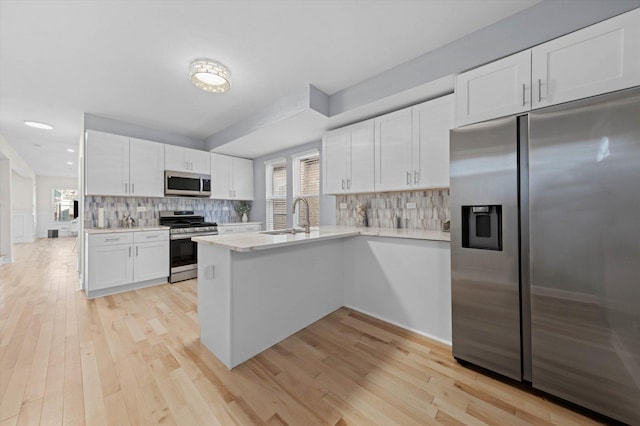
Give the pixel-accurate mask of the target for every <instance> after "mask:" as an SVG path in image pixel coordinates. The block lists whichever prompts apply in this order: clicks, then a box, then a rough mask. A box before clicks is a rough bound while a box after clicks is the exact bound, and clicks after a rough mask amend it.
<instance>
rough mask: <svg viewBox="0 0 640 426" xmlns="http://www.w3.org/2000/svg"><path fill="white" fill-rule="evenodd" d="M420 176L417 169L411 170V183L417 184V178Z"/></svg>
mask: <svg viewBox="0 0 640 426" xmlns="http://www.w3.org/2000/svg"><path fill="white" fill-rule="evenodd" d="M419 178H420V174H419V173H418V171H417V170H414V171H413V183H415V184H416V185H417V184H418V179H419Z"/></svg>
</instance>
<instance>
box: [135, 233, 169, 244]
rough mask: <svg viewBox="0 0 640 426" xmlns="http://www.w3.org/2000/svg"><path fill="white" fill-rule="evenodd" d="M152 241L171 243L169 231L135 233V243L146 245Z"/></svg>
mask: <svg viewBox="0 0 640 426" xmlns="http://www.w3.org/2000/svg"><path fill="white" fill-rule="evenodd" d="M150 241H169V230H164V231H142V232H134V233H133V242H134V243H146V242H150Z"/></svg>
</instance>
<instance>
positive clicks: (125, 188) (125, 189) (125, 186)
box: [124, 183, 127, 194]
mask: <svg viewBox="0 0 640 426" xmlns="http://www.w3.org/2000/svg"><path fill="white" fill-rule="evenodd" d="M124 193H125V194H126V193H127V184H126V183H125V184H124Z"/></svg>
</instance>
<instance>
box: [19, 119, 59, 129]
mask: <svg viewBox="0 0 640 426" xmlns="http://www.w3.org/2000/svg"><path fill="white" fill-rule="evenodd" d="M24 124H26V125H27V126H29V127H35V128H36V129H45V130H51V129H53V126H51V125H49V124H44V123H40V122H38V121H28V120H25V122H24Z"/></svg>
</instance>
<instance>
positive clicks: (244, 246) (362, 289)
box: [193, 226, 451, 368]
mask: <svg viewBox="0 0 640 426" xmlns="http://www.w3.org/2000/svg"><path fill="white" fill-rule="evenodd" d="M193 240H194V241H196V242H198V320H199V322H200V338H201V342H202V343H203V344H204V345H205V346H206V347H207V348H208V349H209V350H210V351H211V352H213V353H214V354H215V355H216V356H217V357H218V359H220V360H221V361H222V362H223V363H224V364H225V365H226V366H227V367H228V368H233V367H235V366H237V365H239V364H241V363H242V362H244V361H246V360H248V359H249V358H251V357H253V356H254V355H256V354H258V353H260V352H262V351H263V350H265V349H267V348H268V347H270V346H272V345H274V344H276V343H277V342H279V341H281V340H283V339H285V338H286V337H288V336H290V335H291V334H293V333H295V332H296V331H298V330H300V329H302V328H304V327H306V326H307V325H309V324H311V323H313V322H315V321H317V320H319V319H320V318H322V317H324V316H325V315H327V314H329V313H331V312H333V311H335V310H336V309H338V308H340V307H342V306H347V307H350V308H353V309H356V310H358V311H361V312H364V313H367V314H370V315H373V316H376V317H378V318H380V319H383V320H386V321H388V322H391V323H394V324H397V325H400V326H402V327H404V328H407V329H409V330H412V331H415V332H417V333H420V334H423V335H426V336H428V337H431V338H434V339H437V340H440V341H443V342H447V343H449V342H450V340H451V330H450V322H451V313H450V284H449V282H450V275H449V269H450V263H449V262H450V261H449V255H450V254H449V234H448V233H443V232H434V231H419V230H406V229H400V230H397V229H381V228H352V227H337V226H322V227H320V228H319V229H315V230H312V231H311V233H310V234H305V233H297V234H285V235H268V234H264V233H246V234H240V235H218V236H207V237H196V238H193Z"/></svg>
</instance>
